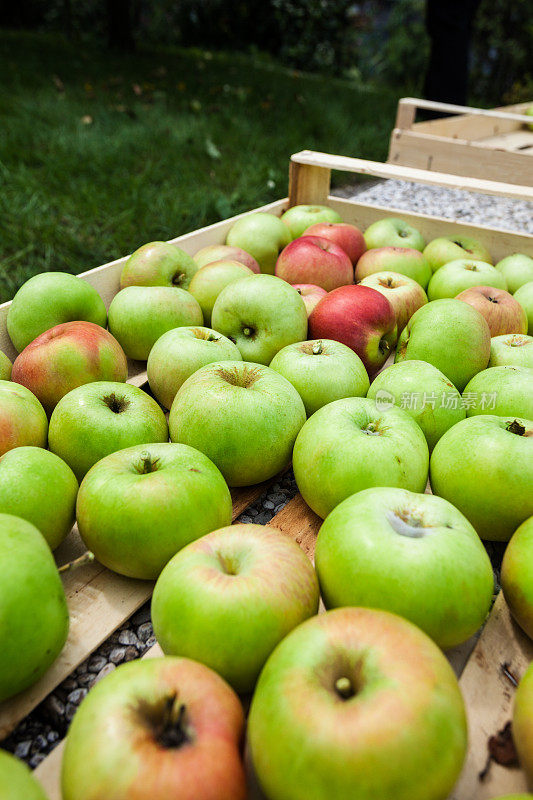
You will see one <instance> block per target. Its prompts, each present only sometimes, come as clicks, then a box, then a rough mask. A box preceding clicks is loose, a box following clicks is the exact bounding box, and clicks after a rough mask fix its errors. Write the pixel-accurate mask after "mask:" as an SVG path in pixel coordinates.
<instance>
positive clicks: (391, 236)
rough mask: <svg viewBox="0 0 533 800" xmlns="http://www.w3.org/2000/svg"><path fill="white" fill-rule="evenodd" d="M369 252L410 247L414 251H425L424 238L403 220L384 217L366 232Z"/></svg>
mask: <svg viewBox="0 0 533 800" xmlns="http://www.w3.org/2000/svg"><path fill="white" fill-rule="evenodd" d="M365 243H366V247H367V250H374V249H375V248H378V247H409V248H413V249H414V250H423V249H424V246H425V244H426V243H425V241H424V237H423V236H422V234H421V233H420V231H417V229H416V228H413V226H412V225H409V224H408V223H407V222H404V220H403V219H398V217H384V218H383V219H378V220H376V222H373V223H372V225H369V227H368V228H367V229H366V231H365Z"/></svg>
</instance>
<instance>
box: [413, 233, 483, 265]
mask: <svg viewBox="0 0 533 800" xmlns="http://www.w3.org/2000/svg"><path fill="white" fill-rule="evenodd" d="M424 255H425V257H426V258H427V260H428V262H429V266H430V267H431V269H432V271H433V272H436V271H437V270H438V269H440V268H441V267H442V266H444V264H448V263H449V262H450V261H457V259H466V258H468V259H471V258H474V259H476V261H484V262H485V263H487V264H492V257H491V255H490V253H489V251H488V250H487V248H486V247H485V246H484V245H482V244H481V242H478V240H477V239H472V238H471V237H470V236H461V235H459V236H440V237H439V238H438V239H433V241H431V242H430V243H429V244H428V245H427V246H426V247H425V248H424Z"/></svg>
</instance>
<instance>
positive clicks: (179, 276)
mask: <svg viewBox="0 0 533 800" xmlns="http://www.w3.org/2000/svg"><path fill="white" fill-rule="evenodd" d="M186 277H187V276H186V275H185V273H184V272H176V274H175V275H173V276H172V286H181V285H182V283H183V281H184V280H185V278H186Z"/></svg>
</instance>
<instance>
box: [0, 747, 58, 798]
mask: <svg viewBox="0 0 533 800" xmlns="http://www.w3.org/2000/svg"><path fill="white" fill-rule="evenodd" d="M0 786H1V787H2V790H1V791H2V794H1V797H2V800H47V798H46V795H45V793H44V791H43V790H42V788H41V785H40V784H39V783H37V781H36V780H35V778H34V777H33V775H32V774H31V770H30V768H29V767H27V766H26V764H25V763H24V762H23V761H20V760H19V759H18V758H15V756H12V755H11V753H7V752H6V751H5V750H0Z"/></svg>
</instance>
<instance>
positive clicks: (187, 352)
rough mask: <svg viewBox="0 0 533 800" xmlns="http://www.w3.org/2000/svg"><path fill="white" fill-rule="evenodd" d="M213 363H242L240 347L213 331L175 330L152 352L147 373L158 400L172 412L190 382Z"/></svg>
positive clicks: (195, 329) (209, 329)
mask: <svg viewBox="0 0 533 800" xmlns="http://www.w3.org/2000/svg"><path fill="white" fill-rule="evenodd" d="M213 361H242V356H241V354H240V353H239V349H238V347H237V345H235V344H233V342H230V340H229V339H227V338H226V337H225V336H222V334H221V333H217V332H216V331H214V330H212V329H211V328H201V327H198V328H194V327H183V328H174V329H173V330H171V331H167V332H166V333H164V334H163V336H161V337H160V338H159V339H158V340H157V342H156V343H155V344H154V346H153V347H152V349H151V350H150V355H149V356H148V363H147V365H146V371H147V373H148V382H149V384H150V389H151V391H152V392H153V395H154V397H155V398H156V400H157V401H158V402H159V403H161V405H163V406H165V408H170V407H171V406H172V403H173V401H174V398H175V396H176V392H177V391H178V389H179V388H180V387H181V386H182V385H183V384H184V383H185V381H186V380H187V378H190V376H191V375H192V374H193V373H194V372H196V370H198V369H200V367H205V365H206V364H212V363H213Z"/></svg>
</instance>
